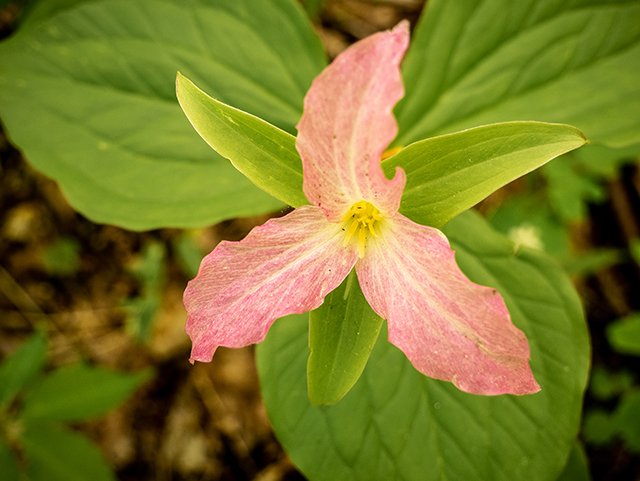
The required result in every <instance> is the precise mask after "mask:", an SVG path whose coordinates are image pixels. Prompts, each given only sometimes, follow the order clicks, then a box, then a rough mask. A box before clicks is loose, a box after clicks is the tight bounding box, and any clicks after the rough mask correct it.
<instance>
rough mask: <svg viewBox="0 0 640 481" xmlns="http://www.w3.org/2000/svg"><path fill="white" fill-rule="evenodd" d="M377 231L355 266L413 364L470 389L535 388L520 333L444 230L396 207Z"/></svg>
mask: <svg viewBox="0 0 640 481" xmlns="http://www.w3.org/2000/svg"><path fill="white" fill-rule="evenodd" d="M379 230H380V232H379V234H378V235H379V237H377V238H375V237H371V236H370V237H369V239H368V240H367V252H366V254H365V256H364V259H362V260H361V261H360V262H359V263H358V264H357V265H356V272H357V274H358V280H359V282H360V286H361V287H362V291H363V293H364V295H365V297H366V298H367V300H368V301H369V304H371V307H372V308H373V310H374V311H376V312H377V313H378V314H379V315H380V316H381V317H383V318H385V319H387V322H388V324H389V341H390V342H392V343H393V344H395V345H396V346H398V347H399V348H400V349H401V350H402V351H403V352H404V353H405V354H406V356H407V357H408V358H409V360H410V361H411V362H412V363H413V365H414V366H415V368H416V369H418V371H420V372H422V373H423V374H425V375H427V376H429V377H433V378H436V379H442V380H445V381H451V382H453V383H454V384H455V385H456V386H457V387H458V388H459V389H461V390H463V391H466V392H470V393H473V394H485V395H491V394H504V393H511V394H529V393H534V392H537V391H539V390H540V386H539V385H538V383H537V382H536V381H535V379H534V378H533V374H532V373H531V369H530V367H529V344H528V343H527V339H526V337H525V335H524V333H523V332H522V331H520V330H519V329H517V328H516V327H515V326H514V325H513V324H512V323H511V320H510V318H509V313H508V312H507V308H506V307H505V305H504V301H503V300H502V297H501V296H500V294H499V293H498V292H497V291H496V290H495V289H491V288H489V287H483V286H479V285H477V284H474V283H472V282H471V281H470V280H469V279H467V278H466V277H465V276H464V274H463V273H462V272H461V271H460V269H459V268H458V266H457V265H456V263H455V259H454V252H453V251H452V250H451V248H450V247H449V242H448V241H447V238H446V237H445V236H444V234H442V233H441V232H440V231H438V230H437V229H434V228H432V227H426V226H422V225H418V224H415V223H414V222H412V221H410V220H409V219H407V218H406V217H404V216H403V215H402V214H396V215H395V216H394V217H393V218H391V219H385V221H384V223H383V224H381V226H380V229H379Z"/></svg>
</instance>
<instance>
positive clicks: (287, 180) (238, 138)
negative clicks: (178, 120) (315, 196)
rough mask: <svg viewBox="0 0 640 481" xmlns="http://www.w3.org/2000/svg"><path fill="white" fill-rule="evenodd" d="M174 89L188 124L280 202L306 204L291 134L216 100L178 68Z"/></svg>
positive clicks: (295, 205) (300, 166) (298, 161)
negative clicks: (189, 122) (183, 74)
mask: <svg viewBox="0 0 640 481" xmlns="http://www.w3.org/2000/svg"><path fill="white" fill-rule="evenodd" d="M176 91H177V94H178V101H179V102H180V106H181V107H182V110H184V113H185V114H186V115H187V117H188V118H189V120H190V121H191V124H192V125H193V126H194V128H195V129H196V130H197V131H198V133H199V134H200V135H201V136H202V138H203V139H204V140H205V141H206V142H207V143H208V144H209V145H210V146H211V147H212V148H213V149H214V150H215V151H216V152H218V153H219V154H220V155H222V156H223V157H225V158H227V159H229V160H230V161H231V163H232V164H233V165H234V166H235V167H236V168H237V169H238V170H239V171H240V172H242V173H243V174H244V175H246V176H247V177H248V178H249V179H251V180H252V181H253V182H254V183H255V184H256V185H257V186H258V187H260V188H261V189H263V190H264V191H266V192H269V193H270V194H271V195H273V196H274V197H275V198H277V199H280V200H281V201H282V202H284V203H286V204H289V205H292V206H294V207H298V206H300V205H302V204H308V202H307V199H306V198H305V196H304V194H303V193H302V161H301V160H300V155H299V154H298V151H297V150H296V147H295V143H296V139H295V137H294V136H293V135H291V134H288V133H286V132H284V131H282V130H280V129H279V128H277V127H274V126H273V125H271V124H269V123H268V122H265V121H264V120H262V119H260V118H258V117H255V116H253V115H250V114H247V113H246V112H243V111H241V110H238V109H236V108H233V107H230V106H228V105H225V104H223V103H221V102H218V101H217V100H215V99H213V98H211V97H209V96H208V95H207V94H205V93H204V92H203V91H202V90H200V89H199V88H198V87H196V86H195V85H194V84H193V83H192V82H191V81H190V80H189V79H187V78H185V77H183V76H182V75H181V74H179V73H178V79H177V86H176Z"/></svg>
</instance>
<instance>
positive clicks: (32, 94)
mask: <svg viewBox="0 0 640 481" xmlns="http://www.w3.org/2000/svg"><path fill="white" fill-rule="evenodd" d="M43 3H47V2H43ZM43 8H44V7H43ZM33 14H34V15H35V14H36V12H35V11H34V12H33ZM50 14H51V16H46V15H42V16H36V17H37V18H36V19H35V20H33V21H31V22H29V23H28V28H25V29H24V30H20V31H18V33H17V34H16V35H14V36H13V37H12V38H10V39H8V40H7V41H5V42H3V43H1V44H0V115H1V116H2V120H3V123H4V125H5V127H6V129H7V131H8V133H9V135H10V137H11V140H12V141H13V142H14V143H15V144H16V145H17V146H18V147H19V148H20V149H21V150H22V151H23V152H24V154H25V156H26V158H27V159H28V160H29V162H31V163H32V164H33V165H34V166H35V167H36V168H38V169H40V170H41V171H43V172H44V173H45V174H47V175H49V176H50V177H53V178H54V179H55V180H57V181H58V182H59V183H60V185H61V187H62V189H63V191H64V192H65V194H66V195H67V197H68V198H69V200H70V201H71V203H72V204H73V205H74V207H76V208H77V209H78V210H80V211H81V212H82V213H84V214H85V215H87V216H88V217H90V218H91V219H92V220H94V221H97V222H108V223H115V224H118V225H121V226H124V227H127V228H131V229H140V230H142V229H151V228H155V227H158V226H177V227H191V226H202V225H205V224H210V223H213V222H217V221H220V220H222V219H227V218H232V217H238V216H252V215H257V214H260V213H264V212H268V211H273V210H277V209H279V208H281V207H283V203H282V202H280V201H278V200H276V199H274V198H272V197H271V196H269V195H268V194H266V193H264V192H262V191H261V190H260V189H257V188H255V186H254V185H253V184H252V183H251V182H250V181H249V180H247V179H246V178H245V177H244V176H243V175H242V174H241V173H239V172H238V171H237V170H236V169H235V168H234V167H233V166H232V165H231V164H230V163H229V162H228V161H227V160H225V159H223V158H222V157H220V156H219V155H217V154H216V153H215V152H213V151H212V150H211V149H210V148H209V146H207V145H206V143H205V142H203V141H202V140H201V139H200V138H199V136H198V134H197V133H196V132H195V131H194V129H193V127H192V126H191V125H190V124H189V122H188V120H187V119H186V117H185V116H184V114H183V113H182V111H181V110H180V107H179V105H178V103H177V102H176V100H175V77H176V72H177V71H178V70H179V71H181V72H182V73H183V74H185V75H186V76H188V77H189V78H191V79H192V80H193V81H195V82H196V83H197V84H198V85H200V86H201V87H202V88H203V89H205V90H206V91H207V92H208V93H210V94H211V95H213V96H214V97H216V98H217V99H219V100H220V101H223V102H225V103H228V104H230V105H234V106H235V107H238V108H241V109H243V110H245V111H248V112H251V113H252V114H255V115H258V116H260V117H261V118H264V119H266V120H267V121H269V122H271V123H273V124H275V125H278V126H280V127H281V128H283V129H285V130H287V131H289V132H293V131H294V125H295V123H296V122H297V120H298V119H299V117H300V114H301V112H302V100H303V97H304V94H305V92H306V90H307V88H308V87H309V85H310V84H311V81H312V79H313V78H314V77H315V76H316V75H317V74H318V73H319V72H320V70H321V69H322V68H323V67H324V65H325V63H326V60H325V57H324V53H323V51H322V47H321V44H320V42H319V40H318V38H317V37H316V36H315V34H314V33H313V31H312V29H311V26H310V24H309V21H308V19H307V18H306V17H305V15H304V12H303V10H302V8H301V7H300V6H299V5H297V4H296V2H294V1H293V0H265V1H261V2H254V1H252V0H211V1H205V0H192V1H189V2H185V1H181V0H95V1H91V2H80V3H76V2H70V3H69V2H60V1H58V2H56V5H54V7H53V8H52V9H51V11H50Z"/></svg>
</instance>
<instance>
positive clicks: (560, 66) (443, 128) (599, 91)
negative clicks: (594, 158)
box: [396, 0, 640, 147]
mask: <svg viewBox="0 0 640 481" xmlns="http://www.w3.org/2000/svg"><path fill="white" fill-rule="evenodd" d="M403 75H404V82H405V86H406V92H407V93H406V96H405V98H404V100H403V101H402V102H401V104H400V105H399V106H398V108H397V109H396V113H397V115H398V121H399V124H400V132H401V134H400V135H399V136H398V138H397V139H396V142H397V143H398V145H407V144H409V143H411V142H414V141H416V140H419V139H422V138H426V137H430V136H433V135H439V134H445V133H449V132H455V131H458V130H462V129H465V128H469V127H474V126H476V125H484V124H489V123H494V122H505V121H510V120H539V121H545V122H558V123H566V124H570V125H574V126H576V127H577V128H579V129H580V130H582V131H583V132H584V133H585V134H586V136H587V137H588V138H589V139H590V140H591V141H593V142H598V143H606V144H609V145H610V146H615V147H622V146H625V145H629V144H633V143H638V142H639V141H640V115H638V112H639V111H640V2H639V1H638V0H631V1H628V0H595V1H594V0H576V1H571V2H561V1H557V0H518V1H517V2H514V1H512V0H460V1H456V2H452V1H449V0H430V1H429V2H428V3H427V7H426V11H425V12H424V14H423V16H422V19H421V20H420V22H419V24H418V26H417V28H416V30H415V32H414V36H413V39H412V43H411V47H410V49H409V51H408V52H407V55H406V57H405V60H404V63H403Z"/></svg>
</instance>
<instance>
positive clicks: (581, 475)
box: [557, 441, 591, 481]
mask: <svg viewBox="0 0 640 481" xmlns="http://www.w3.org/2000/svg"><path fill="white" fill-rule="evenodd" d="M557 481H591V475H590V474H589V463H588V461H587V454H586V453H585V452H584V448H583V447H582V444H580V442H578V441H576V442H575V443H574V444H573V449H571V454H569V459H568V460H567V464H566V465H565V467H564V470H563V471H562V474H561V475H560V477H559V478H558V479H557Z"/></svg>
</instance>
